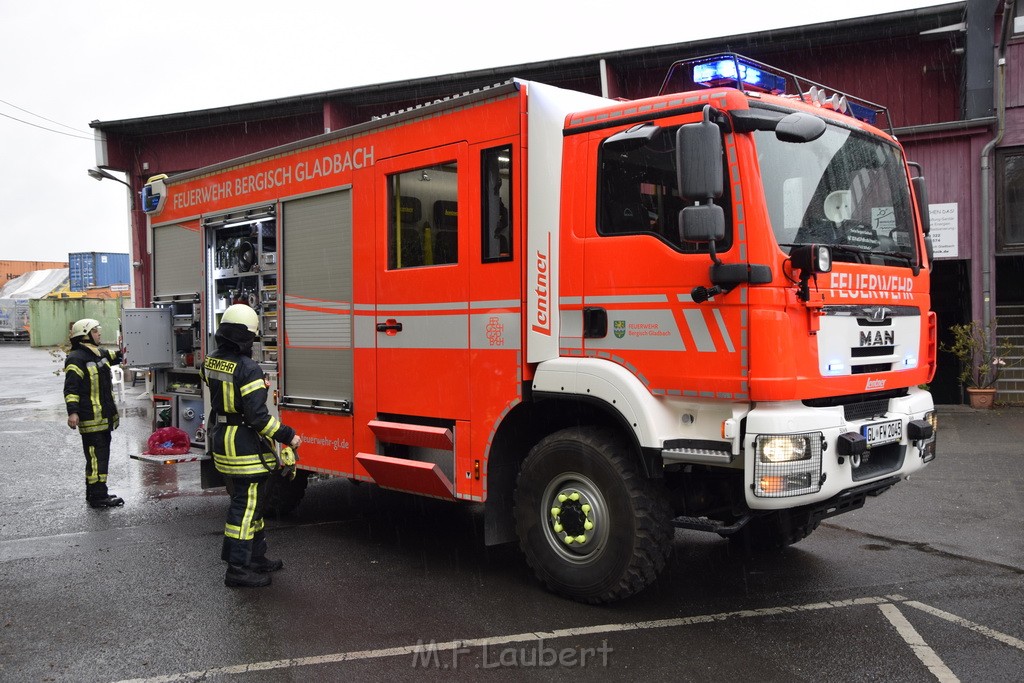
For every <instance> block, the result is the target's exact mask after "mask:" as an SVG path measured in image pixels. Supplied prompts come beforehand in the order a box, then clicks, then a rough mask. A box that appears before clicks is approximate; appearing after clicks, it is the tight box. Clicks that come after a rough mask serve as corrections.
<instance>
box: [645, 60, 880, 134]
mask: <svg viewBox="0 0 1024 683" xmlns="http://www.w3.org/2000/svg"><path fill="white" fill-rule="evenodd" d="M695 86H699V87H704V88H716V87H727V88H736V89H737V90H740V91H742V92H749V93H751V94H754V93H765V94H771V95H778V96H780V97H785V98H791V99H799V100H800V101H801V102H804V103H807V104H811V105H814V106H821V107H823V108H826V109H831V110H832V111H837V112H840V113H844V114H847V115H849V116H852V117H853V118H855V119H858V120H860V121H863V122H865V123H867V124H870V125H872V126H877V125H880V118H881V117H882V116H884V117H885V121H886V123H885V125H886V126H887V128H888V130H889V133H890V134H893V128H892V119H891V118H890V117H889V110H888V109H886V108H885V107H883V106H881V105H879V104H875V103H874V102H869V101H868V100H865V99H864V98H861V97H853V96H852V95H849V94H847V93H843V92H841V91H839V90H837V89H835V88H829V87H827V86H824V85H821V84H820V83H815V82H814V81H812V80H810V79H807V78H804V77H802V76H797V75H796V74H793V73H790V72H788V71H785V70H783V69H779V68H777V67H774V66H770V65H768V64H763V63H761V62H759V61H757V60H756V59H751V58H750V57H744V56H743V55H738V54H736V53H734V52H724V53H718V54H712V55H703V56H700V57H694V58H693V59H681V60H679V61H678V62H673V64H672V66H670V67H669V69H668V73H667V74H665V80H664V81H662V83H661V88H660V89H659V90H658V94H659V95H666V94H668V93H682V92H687V91H690V90H693V89H694V87H695ZM787 87H795V90H793V93H794V94H791V95H787V94H786V89H787ZM829 92H831V93H832V96H831V97H829V96H828V93H829ZM755 96H756V95H755Z"/></svg>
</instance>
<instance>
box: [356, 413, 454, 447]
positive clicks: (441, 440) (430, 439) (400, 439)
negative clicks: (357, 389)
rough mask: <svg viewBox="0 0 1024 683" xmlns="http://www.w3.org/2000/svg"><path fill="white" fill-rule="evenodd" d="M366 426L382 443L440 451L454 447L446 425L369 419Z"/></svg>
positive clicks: (450, 433) (450, 432)
mask: <svg viewBox="0 0 1024 683" xmlns="http://www.w3.org/2000/svg"><path fill="white" fill-rule="evenodd" d="M367 426H368V427H369V428H370V431H372V432H373V433H374V435H375V436H376V437H377V438H378V439H379V440H380V441H382V442H384V443H395V444H402V445H403V446H421V447H423V448H437V449H440V450H442V451H450V450H454V448H455V438H454V436H453V435H452V430H451V429H449V428H447V427H429V426H427V425H414V424H409V423H406V422H385V421H384V420H370V422H369V423H368V424H367Z"/></svg>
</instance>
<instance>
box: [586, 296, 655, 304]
mask: <svg viewBox="0 0 1024 683" xmlns="http://www.w3.org/2000/svg"><path fill="white" fill-rule="evenodd" d="M583 303H584V304H587V305H589V304H604V305H610V304H667V303H668V297H667V296H665V295H664V294H622V295H618V296H588V297H585V298H584V302H583Z"/></svg>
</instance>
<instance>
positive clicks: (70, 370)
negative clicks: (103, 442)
mask: <svg viewBox="0 0 1024 683" xmlns="http://www.w3.org/2000/svg"><path fill="white" fill-rule="evenodd" d="M98 352H99V355H98V356H97V355H96V354H95V353H93V352H92V351H91V350H89V349H87V348H84V347H81V346H78V347H76V348H74V349H72V350H71V351H70V352H69V353H68V356H67V358H66V359H65V360H64V405H65V406H66V407H67V411H68V415H70V414H71V413H78V431H79V432H80V433H82V434H89V433H91V432H103V431H107V430H109V429H117V425H118V421H119V418H118V412H117V402H116V401H115V400H114V384H113V382H112V381H111V377H110V366H111V365H118V364H120V363H121V361H122V360H123V358H122V356H121V352H120V351H111V350H110V349H98Z"/></svg>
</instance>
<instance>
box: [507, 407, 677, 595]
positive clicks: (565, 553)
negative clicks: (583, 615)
mask: <svg viewBox="0 0 1024 683" xmlns="http://www.w3.org/2000/svg"><path fill="white" fill-rule="evenodd" d="M574 494H575V496H574ZM588 506H589V507H588ZM555 508H557V512H556V510H555ZM671 518H672V513H671V508H670V506H669V504H668V498H667V495H666V493H665V490H664V488H663V487H660V486H658V485H657V484H656V483H654V482H651V481H650V480H648V479H647V478H646V477H644V476H643V474H642V473H641V472H640V470H639V469H638V467H637V465H636V462H635V460H634V459H633V458H631V457H630V452H629V450H628V449H627V448H626V447H624V446H623V445H622V444H621V443H620V442H619V441H618V440H617V439H616V438H615V435H614V434H613V433H612V432H610V431H605V430H600V429H587V428H576V427H573V428H570V429H563V430H562V431H559V432H556V433H554V434H551V435H550V436H547V437H546V438H544V439H543V440H541V441H540V443H538V444H537V445H536V446H534V447H533V449H532V450H531V451H530V454H529V455H528V456H527V458H526V460H525V461H524V462H523V466H522V469H521V470H520V472H519V480H518V482H517V484H516V491H515V520H516V534H517V536H518V537H519V544H520V547H521V548H522V551H523V553H524V554H525V555H526V561H527V562H528V563H529V565H530V567H531V568H532V569H533V571H534V572H535V573H536V575H537V577H538V578H539V579H540V580H541V581H542V582H543V583H544V584H545V585H546V586H547V587H548V588H549V589H550V590H552V591H554V592H555V593H558V594H559V595H563V596H565V597H568V598H572V599H574V600H579V601H581V602H586V603H591V604H597V603H604V602H612V601H615V600H620V599H622V598H625V597H628V596H630V595H633V594H634V593H636V592H638V591H640V590H642V589H643V588H645V587H646V586H648V585H649V584H650V583H652V582H653V581H654V580H655V578H657V576H658V573H659V572H660V571H661V570H662V569H663V568H664V566H665V562H666V560H667V559H668V556H669V554H670V553H671V551H672V539H673V534H674V528H673V527H672V524H671ZM588 524H589V527H588ZM566 537H569V538H570V539H571V542H568V543H567V542H566V540H565V539H566Z"/></svg>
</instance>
